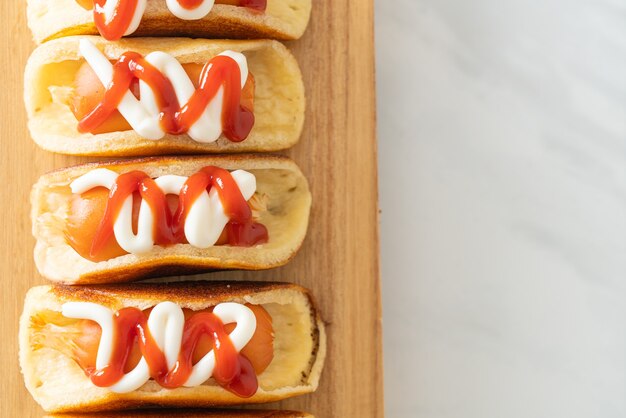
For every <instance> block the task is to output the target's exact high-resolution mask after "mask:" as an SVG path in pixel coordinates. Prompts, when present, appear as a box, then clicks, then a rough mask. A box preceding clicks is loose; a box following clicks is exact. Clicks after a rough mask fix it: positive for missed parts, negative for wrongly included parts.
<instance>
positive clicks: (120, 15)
mask: <svg viewBox="0 0 626 418" xmlns="http://www.w3.org/2000/svg"><path fill="white" fill-rule="evenodd" d="M77 1H78V2H79V3H80V4H81V5H82V4H83V3H86V2H85V0H77ZM108 1H111V0H108ZM106 2H107V0H93V21H94V23H95V25H96V28H98V32H100V35H102V37H104V38H105V39H107V40H109V41H117V40H119V39H120V38H122V37H123V36H124V33H125V32H126V30H128V27H129V26H130V24H131V22H132V20H133V16H134V15H135V10H136V9H137V0H119V3H118V5H117V8H116V9H115V12H114V13H113V18H112V19H111V20H110V21H109V22H108V23H107V21H106V16H105V13H104V5H105V4H106ZM202 2H203V0H178V3H179V4H180V5H181V6H182V7H184V8H185V9H189V10H191V9H195V8H196V7H198V6H200V4H202ZM216 3H217V4H219V0H218V1H216ZM238 6H239V7H246V8H248V9H252V10H255V11H258V12H264V11H265V9H266V8H267V0H239V4H238Z"/></svg>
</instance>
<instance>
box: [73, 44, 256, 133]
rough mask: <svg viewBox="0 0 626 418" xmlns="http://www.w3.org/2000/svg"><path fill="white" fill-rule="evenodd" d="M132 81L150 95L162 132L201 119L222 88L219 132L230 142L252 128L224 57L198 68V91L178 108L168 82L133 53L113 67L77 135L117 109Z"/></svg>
mask: <svg viewBox="0 0 626 418" xmlns="http://www.w3.org/2000/svg"><path fill="white" fill-rule="evenodd" d="M136 80H142V81H144V82H145V83H146V84H148V86H150V88H151V89H152V91H153V92H154V96H155V98H156V101H157V105H158V107H159V109H160V123H161V127H162V128H163V130H164V131H165V132H167V133H170V134H173V135H180V134H183V133H185V132H187V131H188V130H189V128H191V126H192V125H193V124H194V123H195V122H196V121H197V120H198V119H199V118H200V117H201V116H202V113H203V112H204V110H205V108H206V106H207V105H208V103H209V102H210V101H211V100H212V99H213V98H214V97H215V96H216V95H217V92H218V90H219V88H220V87H223V88H224V99H223V108H222V130H223V133H224V135H225V136H226V137H227V138H228V139H229V140H231V141H233V142H241V141H243V140H244V139H246V138H247V137H248V135H249V134H250V131H251V130H252V127H253V125H254V113H253V112H252V111H251V110H249V109H246V108H245V107H243V106H242V105H241V71H240V69H239V66H238V64H237V62H236V61H235V60H234V59H232V58H230V57H227V56H223V55H218V56H216V57H213V58H212V59H211V60H210V61H209V62H208V63H207V64H206V65H205V66H204V68H203V69H202V72H201V74H200V83H199V87H198V89H197V90H196V91H195V92H194V93H193V95H192V96H191V98H190V99H189V102H187V103H185V104H184V105H183V106H182V107H181V105H180V103H179V102H178V98H177V97H176V91H175V90H174V86H173V85H172V82H171V81H170V80H169V79H168V78H167V77H166V76H165V75H163V74H162V73H161V72H160V71H159V70H157V69H156V68H155V67H154V66H153V65H152V64H150V63H149V62H148V61H146V60H145V58H144V57H143V56H142V55H141V54H138V53H136V52H126V53H124V54H122V56H121V57H120V58H119V59H118V61H117V62H116V63H115V64H113V79H112V81H111V83H110V84H109V85H108V86H107V87H106V91H105V93H104V97H103V99H102V102H100V103H99V104H98V105H97V106H96V107H95V108H94V109H93V110H92V111H91V112H89V113H88V114H87V115H86V116H85V117H83V118H82V119H81V120H80V121H79V122H78V130H79V131H80V132H92V131H94V130H95V129H96V128H98V127H99V126H100V125H101V124H102V123H104V122H105V121H106V120H107V118H108V117H109V116H110V115H111V114H112V113H113V112H114V111H115V110H116V109H117V107H118V106H119V104H120V102H121V101H122V99H123V97H124V95H125V94H126V92H127V91H128V90H129V89H130V88H131V87H132V85H133V84H134V83H135V82H136Z"/></svg>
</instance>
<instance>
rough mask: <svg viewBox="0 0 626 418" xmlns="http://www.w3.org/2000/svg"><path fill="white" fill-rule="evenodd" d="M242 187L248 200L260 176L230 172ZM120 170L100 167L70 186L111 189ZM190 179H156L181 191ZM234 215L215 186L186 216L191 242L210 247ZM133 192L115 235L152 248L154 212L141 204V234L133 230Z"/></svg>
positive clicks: (131, 247) (135, 247)
mask: <svg viewBox="0 0 626 418" xmlns="http://www.w3.org/2000/svg"><path fill="white" fill-rule="evenodd" d="M230 174H231V175H232V176H233V180H235V183H236V184H237V186H238V187H239V190H240V191H241V194H242V195H243V197H244V199H245V200H249V199H250V198H252V196H253V195H254V193H255V192H256V177H255V176H254V174H252V173H249V172H247V171H244V170H235V171H233V172H232V173H230ZM118 176H119V174H117V173H116V172H114V171H111V170H109V169H107V168H97V169H95V170H91V171H89V172H88V173H85V174H83V175H82V176H80V177H78V178H77V179H75V180H74V181H73V182H72V183H71V184H70V188H71V189H72V193H75V194H81V193H85V192H87V191H89V190H91V189H93V188H95V187H106V188H107V189H109V190H110V189H111V188H112V187H113V184H115V180H116V179H117V177H118ZM185 181H187V177H183V176H175V175H165V176H161V177H158V178H156V179H155V182H156V184H157V186H159V188H160V189H161V190H162V191H163V193H165V194H166V195H168V194H174V195H178V194H179V193H180V191H181V189H182V187H183V185H184V184H185ZM229 220H230V219H229V218H228V216H226V214H225V213H224V206H223V205H222V201H221V200H220V197H219V195H218V193H217V190H215V189H214V188H212V189H211V190H210V192H208V193H207V192H206V191H204V192H203V193H202V194H201V195H200V196H199V197H198V199H196V201H195V202H194V203H193V204H192V206H191V208H190V209H189V212H188V214H187V217H186V218H185V225H184V231H185V237H186V238H187V241H188V242H189V244H190V245H192V246H194V247H197V248H208V247H210V246H212V245H214V244H215V243H216V242H217V240H218V239H219V237H220V235H221V234H222V231H223V230H224V227H225V226H226V224H227V223H228V221H229ZM132 222H133V196H128V197H127V198H126V200H125V201H124V204H123V206H122V209H121V210H120V213H119V215H118V217H117V219H116V220H115V223H114V224H113V232H114V234H115V239H116V241H117V243H118V244H119V246H120V247H122V249H123V250H124V251H126V252H129V253H131V254H142V253H147V252H149V251H150V250H151V249H152V247H153V246H154V231H153V228H154V215H153V213H152V209H151V208H150V205H149V204H148V202H146V201H145V200H142V201H141V205H140V206H139V217H138V220H137V234H136V235H135V233H134V232H133V223H132Z"/></svg>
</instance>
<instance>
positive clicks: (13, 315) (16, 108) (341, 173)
mask: <svg viewBox="0 0 626 418" xmlns="http://www.w3.org/2000/svg"><path fill="white" fill-rule="evenodd" d="M0 3H1V4H0V17H1V18H2V23H3V24H2V27H1V28H0V42H1V43H2V55H3V65H2V70H1V73H2V74H1V75H0V77H1V80H2V84H1V86H2V95H1V99H0V100H1V102H0V115H2V122H1V124H0V133H1V134H0V135H1V136H0V140H1V152H0V158H2V163H1V165H0V170H1V172H2V176H1V177H0V181H1V182H2V187H1V190H0V202H2V203H1V204H2V212H1V213H2V214H3V215H4V218H3V222H2V225H3V227H2V228H1V230H0V234H1V235H0V252H1V253H2V254H3V259H4V260H3V262H2V264H1V266H0V269H1V272H2V274H1V275H0V284H1V292H2V319H1V321H0V335H1V337H0V338H1V339H0V341H1V342H0V359H2V362H1V364H2V365H3V371H2V373H1V374H2V377H1V380H0V382H1V385H2V386H1V389H0V416H2V417H5V416H6V417H9V416H11V417H17V416H20V417H21V416H41V415H42V413H43V412H42V410H41V409H40V408H39V407H38V406H37V405H36V404H35V402H34V401H33V400H32V398H31V397H30V395H29V394H28V392H27V391H26V389H25V387H24V384H23V380H22V376H21V375H20V372H19V366H18V361H17V353H18V348H17V326H18V317H19V315H20V313H21V310H22V303H23V298H24V294H25V293H26V291H27V290H28V288H29V287H31V286H33V285H37V284H42V283H45V280H44V279H43V278H42V277H40V276H39V274H38V273H37V272H36V270H35V266H34V263H33V259H32V249H33V246H34V240H33V238H32V236H31V232H30V228H31V224H30V219H29V210H30V205H29V200H28V196H29V192H30V188H31V185H32V184H33V182H34V181H35V180H36V179H37V177H38V176H39V175H41V174H42V173H44V172H47V171H49V170H52V169H55V168H59V167H64V166H68V165H72V164H76V163H79V162H82V161H86V160H87V159H84V158H83V159H81V158H71V157H65V156H61V155H54V154H51V153H48V152H45V151H42V150H40V149H38V148H37V146H36V145H35V144H34V143H33V142H32V140H31V139H30V137H29V134H28V131H27V129H26V116H25V111H24V105H23V102H22V86H23V80H22V76H23V68H24V64H25V62H26V59H27V57H28V55H29V53H30V51H31V50H32V49H33V48H34V45H33V43H32V42H31V38H30V33H29V31H28V28H27V26H26V17H25V9H26V6H25V3H26V1H25V0H11V1H8V0H5V1H2V2H0ZM313 3H314V5H313V14H312V17H311V24H310V26H309V28H308V30H307V33H306V34H305V36H304V37H303V38H302V39H301V40H299V41H295V42H290V43H288V46H289V47H290V48H292V49H293V51H294V52H295V54H296V56H297V58H298V60H299V62H300V66H301V68H302V72H303V74H304V81H305V85H306V89H307V99H308V101H307V114H306V123H305V127H304V134H303V136H302V139H301V140H300V142H299V144H298V145H296V146H295V147H294V148H293V149H292V150H290V151H289V152H287V154H288V155H290V156H291V157H292V158H293V159H295V161H296V162H297V163H298V164H299V165H300V167H301V168H302V170H303V171H304V173H305V174H306V175H307V178H308V179H309V183H310V186H311V191H312V193H313V211H312V216H311V222H310V227H309V233H308V236H307V239H306V241H305V244H304V246H303V248H302V250H301V251H300V253H299V254H298V256H297V257H296V258H295V259H294V260H293V261H292V262H291V263H290V264H288V265H287V266H285V267H282V268H279V269H276V270H270V271H265V272H245V273H242V272H229V273H213V274H210V275H206V276H207V277H209V278H228V279H233V280H238V279H247V280H281V281H293V282H296V283H299V284H301V285H303V286H306V287H308V288H310V289H312V290H313V293H314V295H315V296H316V298H317V300H318V302H319V305H320V308H321V311H322V314H323V316H324V320H325V321H326V322H327V324H328V340H329V347H328V348H329V350H328V356H327V360H326V366H325V369H324V372H323V375H322V381H321V385H320V387H319V389H318V391H317V392H316V393H314V394H311V395H307V396H302V397H299V398H295V399H290V400H287V401H284V402H281V403H280V404H278V405H271V406H273V407H276V406H278V407H280V408H290V409H299V410H304V411H308V412H311V413H313V414H315V415H316V416H318V417H380V416H382V415H383V402H382V399H383V395H382V393H383V391H382V352H381V305H380V304H381V302H380V282H379V241H378V195H377V162H376V160H377V158H376V115H375V89H374V39H373V4H372V1H371V0H360V1H352V2H349V1H348V0H314V1H313Z"/></svg>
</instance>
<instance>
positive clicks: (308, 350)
mask: <svg viewBox="0 0 626 418" xmlns="http://www.w3.org/2000/svg"><path fill="white" fill-rule="evenodd" d="M69 301H85V302H94V303H98V304H101V305H103V306H106V307H109V308H110V309H112V310H118V309H121V308H123V307H136V308H139V309H148V308H150V307H153V306H155V305H156V304H158V303H159V302H162V301H172V302H174V303H177V304H179V305H180V306H181V307H183V308H188V309H192V310H201V309H205V308H208V307H211V306H215V305H216V304H218V303H221V302H237V303H250V304H258V305H262V306H263V307H264V308H265V309H266V310H267V311H268V313H269V314H270V315H271V317H272V323H273V327H274V359H273V360H272V362H271V363H270V365H269V367H268V368H267V369H266V370H265V371H264V372H263V373H261V374H260V375H259V376H258V380H259V390H258V391H257V393H256V394H255V395H253V396H252V397H251V398H245V399H244V398H239V397H237V396H236V395H234V394H232V393H231V392H228V391H226V390H225V389H223V388H222V387H220V386H219V385H217V384H216V383H215V382H214V381H213V380H212V379H209V380H208V381H207V382H205V383H204V384H202V385H200V386H196V387H191V388H186V387H180V388H176V389H164V388H162V387H160V386H159V385H158V384H157V383H156V382H154V381H152V380H151V381H148V382H147V383H146V384H144V385H143V386H142V387H141V388H139V389H138V390H136V391H133V392H130V393H123V394H117V393H113V392H111V391H109V390H108V389H106V388H100V387H97V386H95V385H93V384H92V383H91V381H90V380H89V378H88V377H87V376H86V375H85V373H84V372H83V371H82V369H81V368H80V367H79V366H78V364H77V363H76V362H75V361H74V360H72V359H71V358H69V357H68V356H66V355H64V354H63V353H61V352H59V351H56V350H54V349H51V348H46V347H43V348H37V349H34V348H33V344H32V336H33V328H34V326H33V322H32V318H33V317H34V316H36V315H37V314H38V313H41V312H45V311H55V312H60V311H61V307H62V305H63V303H65V302H69ZM19 343H20V356H19V359H20V366H21V369H22V373H23V375H24V380H25V383H26V387H27V389H28V390H29V391H30V393H31V394H32V395H33V397H34V398H35V400H36V401H37V402H38V403H39V404H40V405H41V406H42V407H43V408H44V409H45V410H47V411H50V412H72V411H80V412H94V411H104V410H114V409H124V408H140V407H152V406H185V407H209V406H220V405H233V404H253V403H262V402H272V401H277V400H280V399H284V398H287V397H291V396H295V395H299V394H303V393H308V392H312V391H314V390H315V389H316V388H317V385H318V382H319V378H320V375H321V370H322V366H323V361H324V357H325V351H326V336H325V331H324V325H323V323H322V321H321V319H320V315H319V313H318V312H317V310H316V308H315V304H314V302H313V299H312V298H311V296H310V294H309V293H308V291H307V290H306V289H304V288H302V287H299V286H296V285H293V284H288V283H252V282H200V281H197V282H176V283H170V284H163V283H161V284H132V285H127V286H95V287H71V286H38V287H34V288H32V289H31V290H30V291H29V292H28V294H27V296H26V300H25V303H24V311H23V314H22V317H21V319H20V330H19Z"/></svg>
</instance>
